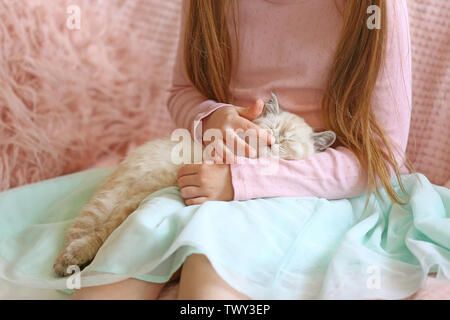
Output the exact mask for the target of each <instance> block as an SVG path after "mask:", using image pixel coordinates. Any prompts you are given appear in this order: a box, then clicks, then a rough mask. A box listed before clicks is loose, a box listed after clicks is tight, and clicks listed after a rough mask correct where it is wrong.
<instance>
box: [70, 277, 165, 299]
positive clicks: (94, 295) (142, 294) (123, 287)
mask: <svg viewBox="0 0 450 320" xmlns="http://www.w3.org/2000/svg"><path fill="white" fill-rule="evenodd" d="M164 285H165V283H152V282H147V281H144V280H138V279H131V278H130V279H127V280H123V281H120V282H116V283H111V284H106V285H102V286H95V287H85V288H81V289H79V290H77V291H75V293H74V294H73V295H72V297H71V299H73V300H155V299H157V298H158V296H159V294H160V292H161V290H162V288H163V287H164Z"/></svg>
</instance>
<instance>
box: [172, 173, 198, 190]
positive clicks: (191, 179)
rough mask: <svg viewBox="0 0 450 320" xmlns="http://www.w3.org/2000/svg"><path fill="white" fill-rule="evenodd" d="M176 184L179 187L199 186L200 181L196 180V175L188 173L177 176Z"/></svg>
mask: <svg viewBox="0 0 450 320" xmlns="http://www.w3.org/2000/svg"><path fill="white" fill-rule="evenodd" d="M177 184H178V186H179V187H180V188H184V187H188V186H194V187H200V182H199V181H198V177H197V175H195V174H190V175H187V176H182V177H180V178H178V180H177Z"/></svg>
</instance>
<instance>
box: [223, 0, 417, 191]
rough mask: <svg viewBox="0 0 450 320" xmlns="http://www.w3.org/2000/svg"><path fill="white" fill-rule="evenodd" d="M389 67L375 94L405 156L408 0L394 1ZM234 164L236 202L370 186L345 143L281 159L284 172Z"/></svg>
mask: <svg viewBox="0 0 450 320" xmlns="http://www.w3.org/2000/svg"><path fill="white" fill-rule="evenodd" d="M387 3H388V4H394V5H392V6H388V30H389V31H388V40H387V41H388V42H387V51H386V60H385V66H384V68H382V70H380V75H379V78H378V80H377V84H376V88H375V91H374V94H373V108H374V113H375V117H376V118H377V121H378V123H379V124H380V125H381V126H382V127H383V129H384V130H385V133H386V135H387V136H388V137H389V138H390V139H391V140H392V142H393V144H394V145H395V147H397V148H398V151H399V152H397V153H396V157H397V162H398V163H399V165H400V166H402V164H403V155H404V152H405V150H406V144H407V139H408V133H409V124H410V117H411V52H410V39H409V24H408V16H407V15H408V13H407V8H406V0H401V1H389V2H387ZM243 161H244V163H241V164H235V165H231V174H232V181H233V187H234V197H235V200H248V199H253V198H262V197H276V196H292V197H305V196H315V197H321V198H327V199H340V198H349V197H354V196H357V195H360V194H362V193H364V192H365V191H366V190H367V177H366V174H365V173H364V172H363V170H362V168H361V166H360V164H359V162H358V160H357V158H356V157H355V156H354V155H353V154H352V153H351V152H350V150H348V149H347V148H345V147H337V148H336V149H332V148H329V149H327V150H326V151H324V152H321V153H316V154H314V155H312V156H310V157H308V158H306V159H302V160H277V161H279V163H278V170H277V171H276V173H274V174H265V173H264V170H261V168H260V167H259V166H258V165H257V164H251V161H250V160H249V159H243Z"/></svg>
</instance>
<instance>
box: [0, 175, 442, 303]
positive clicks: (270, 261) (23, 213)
mask: <svg viewBox="0 0 450 320" xmlns="http://www.w3.org/2000/svg"><path fill="white" fill-rule="evenodd" d="M112 170H113V169H94V170H89V171H83V172H79V173H75V174H71V175H67V176H63V177H59V178H56V179H51V180H47V181H43V182H39V183H35V184H30V185H26V186H23V187H20V188H15V189H11V190H8V191H6V192H3V193H0V278H3V279H6V280H8V281H11V282H14V283H17V284H20V285H24V286H29V287H35V288H45V289H49V288H50V289H56V290H67V289H71V288H73V286H71V281H73V280H74V279H72V278H58V277H57V276H55V275H54V273H53V269H52V265H53V262H54V260H55V258H56V256H57V254H58V252H59V250H60V249H61V247H62V245H63V243H64V234H65V230H66V229H67V228H68V226H69V225H70V223H71V222H72V221H73V219H74V218H75V217H76V216H77V215H78V214H79V212H80V210H81V209H82V207H83V205H84V204H85V203H86V202H87V201H88V199H89V197H90V196H91V195H92V194H93V192H94V191H95V188H96V187H97V186H98V185H99V183H100V182H101V181H102V180H103V179H104V178H105V177H106V176H107V175H108V174H109V173H111V172H112ZM402 179H403V182H404V184H405V185H406V188H407V192H408V194H410V196H411V199H410V201H409V203H408V204H407V205H398V204H392V202H391V201H390V200H389V198H388V197H387V195H386V193H385V192H384V190H381V191H382V192H381V198H380V197H378V196H376V195H375V194H371V195H370V197H371V199H370V206H369V209H368V211H367V212H366V213H365V214H364V215H362V209H363V207H364V204H365V200H366V196H360V197H356V198H352V199H342V200H332V201H329V200H326V199H321V198H315V197H304V198H290V197H283V198H281V197H279V198H265V199H255V200H249V201H231V202H219V201H211V202H207V203H205V204H203V205H201V206H189V207H186V206H185V205H184V203H183V199H182V197H181V196H180V193H179V189H178V188H176V187H170V188H166V189H163V190H160V191H158V192H155V193H154V194H152V195H150V196H148V197H147V198H146V199H145V200H144V201H143V202H142V203H141V206H140V207H139V208H138V209H137V210H136V211H135V212H134V213H132V214H131V215H130V216H129V217H128V218H127V219H126V220H125V221H124V222H123V223H122V225H121V226H120V227H119V228H117V229H116V230H115V231H114V232H113V233H112V234H111V235H110V237H109V238H108V239H107V240H106V242H105V243H104V244H103V246H102V247H101V248H100V250H99V252H98V254H97V256H96V257H95V259H94V260H93V261H92V263H91V264H90V265H89V266H88V267H87V268H86V269H84V270H83V271H82V272H81V273H80V274H79V278H77V279H78V280H80V284H81V286H82V287H85V286H96V285H102V284H108V283H113V282H117V281H121V280H124V279H127V278H138V279H142V280H145V281H150V282H159V283H162V282H166V281H168V280H169V279H170V278H171V276H172V274H173V273H174V272H175V271H176V270H177V269H178V268H179V267H180V266H181V265H182V264H183V262H184V260H185V259H186V257H187V256H188V255H190V254H192V253H201V254H205V255H206V256H207V257H208V259H209V260H210V261H211V264H212V265H213V267H214V268H215V270H216V271H217V273H218V274H219V275H220V276H221V277H222V278H223V279H224V280H225V281H226V282H228V283H229V284H230V285H231V286H232V287H233V288H235V289H236V290H238V291H240V292H242V293H244V294H246V295H248V296H249V297H250V298H252V299H373V298H383V299H399V298H404V297H407V296H409V295H411V294H413V293H414V292H415V291H417V290H418V289H419V288H420V287H421V285H422V284H423V282H424V280H425V279H426V276H427V275H428V274H429V273H436V276H437V277H438V278H441V279H446V280H448V279H450V190H449V189H446V188H444V187H439V186H435V185H432V184H431V183H430V182H429V181H428V180H427V178H426V177H425V176H423V175H421V174H417V175H404V176H402ZM393 185H394V187H395V189H396V190H398V191H399V188H398V186H397V184H396V183H395V182H393ZM383 200H384V202H383ZM72 285H73V284H72ZM69 292H71V291H70V290H69Z"/></svg>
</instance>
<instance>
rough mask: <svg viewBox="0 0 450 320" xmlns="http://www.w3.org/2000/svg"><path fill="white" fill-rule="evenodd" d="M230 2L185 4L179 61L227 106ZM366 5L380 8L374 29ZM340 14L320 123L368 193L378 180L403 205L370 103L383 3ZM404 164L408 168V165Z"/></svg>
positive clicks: (382, 41) (361, 3) (381, 44)
mask: <svg viewBox="0 0 450 320" xmlns="http://www.w3.org/2000/svg"><path fill="white" fill-rule="evenodd" d="M234 2H235V1H234V0H190V6H189V14H188V17H187V20H186V33H185V35H184V36H185V46H184V61H185V65H186V68H187V73H188V76H189V78H190V80H191V81H192V83H193V85H194V86H195V87H196V88H197V89H198V91H200V92H201V93H202V94H203V95H204V96H205V97H207V98H208V99H213V100H216V101H219V102H224V103H231V101H230V99H231V93H230V89H229V85H230V79H231V72H232V65H231V64H232V60H233V57H232V49H231V35H230V32H229V30H228V26H227V18H228V17H227V14H228V12H230V11H231V12H233V19H235V17H234V9H235V3H234ZM371 5H377V6H378V7H379V8H380V12H381V22H382V26H381V28H379V29H369V28H368V27H367V26H366V21H367V17H368V16H367V12H366V11H367V8H368V7H369V6H371ZM343 16H344V25H343V28H342V32H341V35H340V40H339V42H338V46H337V49H336V52H335V56H334V62H333V65H332V68H331V70H330V73H329V79H328V82H327V86H326V88H325V93H324V95H323V99H322V117H323V121H324V125H325V127H326V128H327V129H328V130H333V131H334V132H335V133H336V135H337V140H338V142H339V143H340V144H341V145H343V146H345V147H346V148H348V149H349V150H351V151H352V153H353V154H354V155H355V156H356V157H357V158H358V160H359V162H360V164H361V166H362V167H363V169H364V170H365V171H366V173H367V180H368V190H369V191H370V190H375V191H376V192H377V194H379V190H378V182H379V183H380V184H381V186H382V187H383V188H384V189H385V191H386V193H387V194H388V196H389V198H390V199H391V200H392V201H393V202H396V203H400V204H405V203H406V201H405V200H402V198H401V197H400V196H399V195H398V194H397V193H396V191H395V190H394V188H393V187H392V185H391V173H392V172H393V173H394V174H395V176H396V178H397V181H398V182H399V186H400V189H401V190H402V192H405V188H404V186H403V183H402V181H401V179H400V173H399V167H398V165H397V162H396V160H395V157H394V153H393V148H392V144H391V142H390V140H389V137H388V136H387V135H386V134H385V133H384V131H383V128H382V127H381V126H380V125H379V124H378V123H377V121H376V119H375V116H374V113H373V111H372V101H371V100H372V93H373V91H374V88H375V84H376V81H377V78H378V74H379V72H380V69H381V66H382V64H383V61H384V53H385V51H386V50H385V47H386V35H387V25H386V24H385V23H384V22H385V21H386V3H385V1H383V0H358V1H347V2H346V5H345V9H344V11H343ZM234 23H235V24H236V20H234ZM235 30H237V28H235ZM236 43H237V42H236ZM405 164H406V166H407V168H409V169H410V170H411V166H410V164H409V162H406V163H405ZM366 206H367V201H366Z"/></svg>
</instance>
